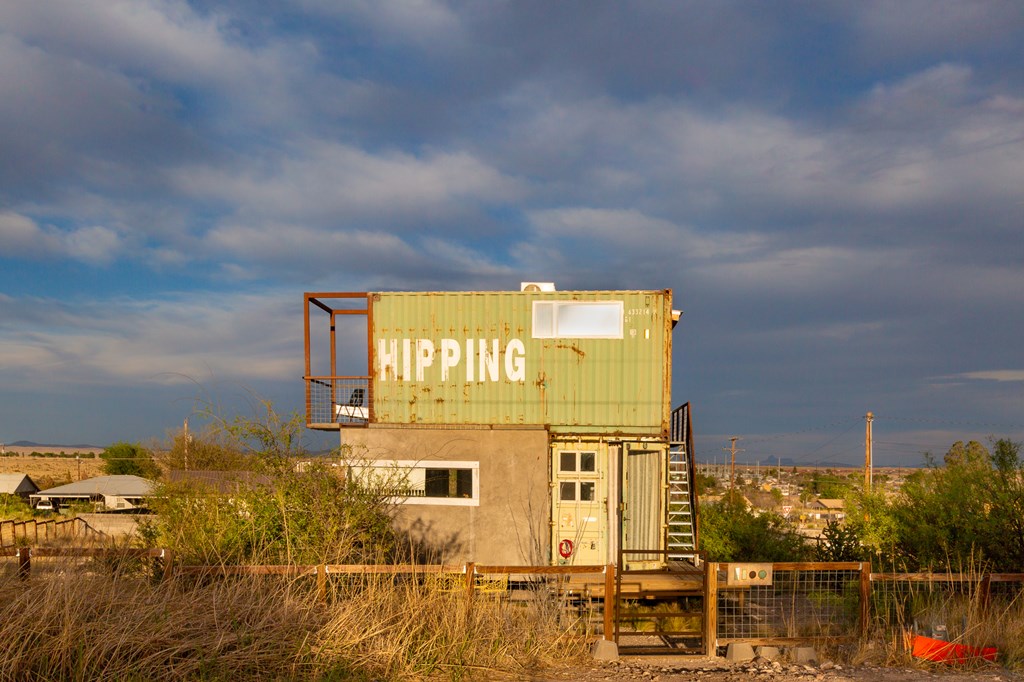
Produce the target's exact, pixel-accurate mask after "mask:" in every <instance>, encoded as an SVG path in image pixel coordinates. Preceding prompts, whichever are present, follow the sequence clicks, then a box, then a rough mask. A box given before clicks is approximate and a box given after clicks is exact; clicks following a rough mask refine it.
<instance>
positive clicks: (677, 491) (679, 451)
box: [667, 403, 697, 561]
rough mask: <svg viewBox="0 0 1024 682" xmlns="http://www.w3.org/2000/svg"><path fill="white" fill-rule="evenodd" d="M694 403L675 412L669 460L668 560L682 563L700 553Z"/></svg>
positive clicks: (673, 413) (687, 404) (678, 408)
mask: <svg viewBox="0 0 1024 682" xmlns="http://www.w3.org/2000/svg"><path fill="white" fill-rule="evenodd" d="M693 475H694V462H693V430H692V428H691V424H690V403H685V404H684V405H682V406H680V407H677V408H676V409H674V410H673V411H672V421H671V446H670V448H669V458H668V518H667V521H668V542H667V548H668V559H669V560H670V561H673V560H675V561H682V560H684V559H688V558H689V557H692V556H693V553H694V552H695V551H696V549H697V490H696V487H695V484H694V481H693Z"/></svg>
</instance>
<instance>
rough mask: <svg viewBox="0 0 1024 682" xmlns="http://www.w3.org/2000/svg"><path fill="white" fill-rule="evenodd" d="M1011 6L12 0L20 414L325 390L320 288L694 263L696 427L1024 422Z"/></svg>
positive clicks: (86, 421)
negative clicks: (312, 308)
mask: <svg viewBox="0 0 1024 682" xmlns="http://www.w3.org/2000/svg"><path fill="white" fill-rule="evenodd" d="M1022 64H1024V11H1022V10H1021V6H1020V5H1019V4H1018V3H1012V2H1001V1H1000V2H966V1H965V2H940V1H935V2H919V1H917V0H900V1H898V2H895V1H894V2H872V1H864V2H855V3H850V2H814V3H808V2H792V3H786V2H778V3H762V2H715V3H710V2H693V3H688V2H649V3H637V4H630V5H622V4H620V3H604V2H560V3H550V2H516V3H507V2H479V3H476V2H443V1H440V0H408V1H398V0H376V1H374V2H369V1H367V0H358V1H353V2H340V1H334V0H330V1H327V0H298V1H296V2H290V3H251V2H243V1H241V0H238V1H235V2H231V1H229V2H221V3H212V2H211V3H206V2H193V3H186V2H176V1H173V0H140V1H138V2H111V1H110V0H44V1H40V2H10V3H3V4H2V5H0V441H4V442H11V441H14V440H20V439H25V440H33V441H37V442H48V443H49V442H56V443H70V442H74V443H79V442H91V443H97V444H105V443H108V442H111V441H113V440H118V439H130V440H146V439H150V438H153V437H162V436H164V435H165V434H166V432H167V430H168V429H171V428H174V427H176V426H178V425H180V423H181V421H182V419H184V418H185V417H186V416H188V414H189V412H190V411H191V410H192V409H193V406H194V400H195V398H196V397H197V396H202V397H204V398H208V399H210V400H212V401H213V402H215V403H217V404H221V405H223V406H224V408H225V409H226V410H229V411H230V410H235V409H245V406H246V404H247V396H250V395H251V394H253V393H255V394H259V395H261V396H264V397H266V398H269V399H271V400H273V401H274V402H275V403H276V404H277V406H278V407H279V408H280V409H282V410H285V411H287V410H291V409H295V408H297V407H298V406H299V405H300V404H301V400H302V396H303V387H302V382H301V378H300V377H301V376H302V371H303V370H302V337H301V335H302V323H301V313H302V310H301V301H302V292H303V291H314V290H318V291H326V290H356V291H363V290H369V291H372V290H394V289H401V290H428V289H442V290H467V289H470V290H471V289H498V290H502V289H516V288H518V285H519V282H520V281H523V280H541V281H554V282H556V283H557V285H558V287H559V288H561V289H571V288H584V289H585V288H643V289H646V288H656V289H660V288H672V289H673V290H674V292H675V299H676V307H678V308H681V309H682V310H683V311H684V316H683V320H682V322H681V323H680V325H679V327H677V330H676V333H675V345H676V350H675V357H674V362H675V380H674V386H673V392H674V395H673V398H674V402H676V403H680V402H683V401H690V402H691V403H692V405H693V409H694V417H695V426H696V429H697V433H698V456H699V457H700V458H702V459H705V460H714V459H715V458H719V459H721V458H722V455H723V453H722V448H723V447H725V446H726V445H727V444H728V437H729V436H732V435H735V436H739V437H741V438H742V439H743V440H742V441H741V442H740V447H743V448H744V449H745V452H744V453H743V455H742V458H744V459H748V460H750V461H755V460H762V461H767V460H775V458H777V457H783V458H792V459H794V460H797V461H804V462H823V463H830V462H836V461H849V462H856V461H858V459H860V458H862V456H863V454H862V453H863V445H862V440H863V431H864V428H863V419H862V416H863V415H864V413H865V412H867V411H868V410H871V411H873V412H874V413H875V414H876V415H877V420H876V422H875V437H876V441H877V445H876V450H875V454H876V461H877V462H878V463H879V464H897V463H910V464H914V463H919V462H920V461H921V457H920V453H921V452H923V451H925V450H930V451H933V452H938V453H941V452H943V451H944V450H945V449H946V448H947V447H948V446H949V444H950V443H952V442H953V441H954V440H957V439H964V438H972V437H973V438H984V437H987V436H989V435H995V436H1000V437H1001V436H1009V437H1012V438H1015V439H1024V357H1022V354H1021V350H1020V348H1021V346H1020V339H1021V338H1024V315H1022V314H1021V313H1022V310H1024V268H1022V255H1024V248H1022V246H1024V244H1022V232H1024V230H1022V228H1024V69H1022V68H1021V65H1022Z"/></svg>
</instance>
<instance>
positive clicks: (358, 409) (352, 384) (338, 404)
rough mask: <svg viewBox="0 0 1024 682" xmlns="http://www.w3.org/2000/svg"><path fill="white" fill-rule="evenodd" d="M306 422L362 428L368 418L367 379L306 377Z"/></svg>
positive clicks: (368, 385) (370, 399)
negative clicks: (358, 426)
mask: <svg viewBox="0 0 1024 682" xmlns="http://www.w3.org/2000/svg"><path fill="white" fill-rule="evenodd" d="M306 384H307V393H306V396H307V401H306V421H307V422H308V423H310V424H348V425H365V424H366V423H367V422H368V421H369V418H370V405H371V403H372V396H371V395H370V390H371V387H372V385H371V382H370V378H369V377H327V376H324V377H306Z"/></svg>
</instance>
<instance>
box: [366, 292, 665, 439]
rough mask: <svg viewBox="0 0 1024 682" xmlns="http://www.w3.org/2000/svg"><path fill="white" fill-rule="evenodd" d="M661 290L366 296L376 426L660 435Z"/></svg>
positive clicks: (662, 368)
mask: <svg viewBox="0 0 1024 682" xmlns="http://www.w3.org/2000/svg"><path fill="white" fill-rule="evenodd" d="M671 299H672V294H671V291H669V290H664V291H558V292H425V293H379V294H372V295H371V301H370V309H371V314H370V320H371V329H370V353H371V358H370V366H371V373H372V377H373V378H372V381H373V384H374V385H373V390H372V395H373V407H374V419H373V421H374V422H375V423H378V424H437V425H441V424H445V425H471V424H479V425H502V426H504V425H524V426H525V425H533V426H537V425H543V426H547V427H548V428H549V429H550V430H551V431H552V432H555V433H601V434H617V433H621V434H644V435H665V434H667V432H668V419H669V410H670V395H669V391H670V381H671V357H672V337H671V334H672V326H673V321H672V300H671Z"/></svg>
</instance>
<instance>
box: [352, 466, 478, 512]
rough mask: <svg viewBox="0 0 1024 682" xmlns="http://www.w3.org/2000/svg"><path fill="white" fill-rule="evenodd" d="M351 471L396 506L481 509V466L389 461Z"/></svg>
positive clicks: (355, 467) (354, 467)
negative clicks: (418, 505)
mask: <svg viewBox="0 0 1024 682" xmlns="http://www.w3.org/2000/svg"><path fill="white" fill-rule="evenodd" d="M350 470H351V471H352V472H353V474H354V475H355V476H357V477H359V478H360V480H362V481H363V482H364V484H366V485H369V486H372V487H376V488H378V489H379V490H381V492H383V493H384V494H385V495H387V496H388V497H390V498H391V499H392V500H393V501H394V502H396V503H398V504H422V505H438V506H462V507H478V506H480V462H472V461H469V462H467V461H450V460H446V461H441V460H402V459H388V460H374V461H370V462H366V463H364V464H360V465H357V466H352V467H351V468H350Z"/></svg>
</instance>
